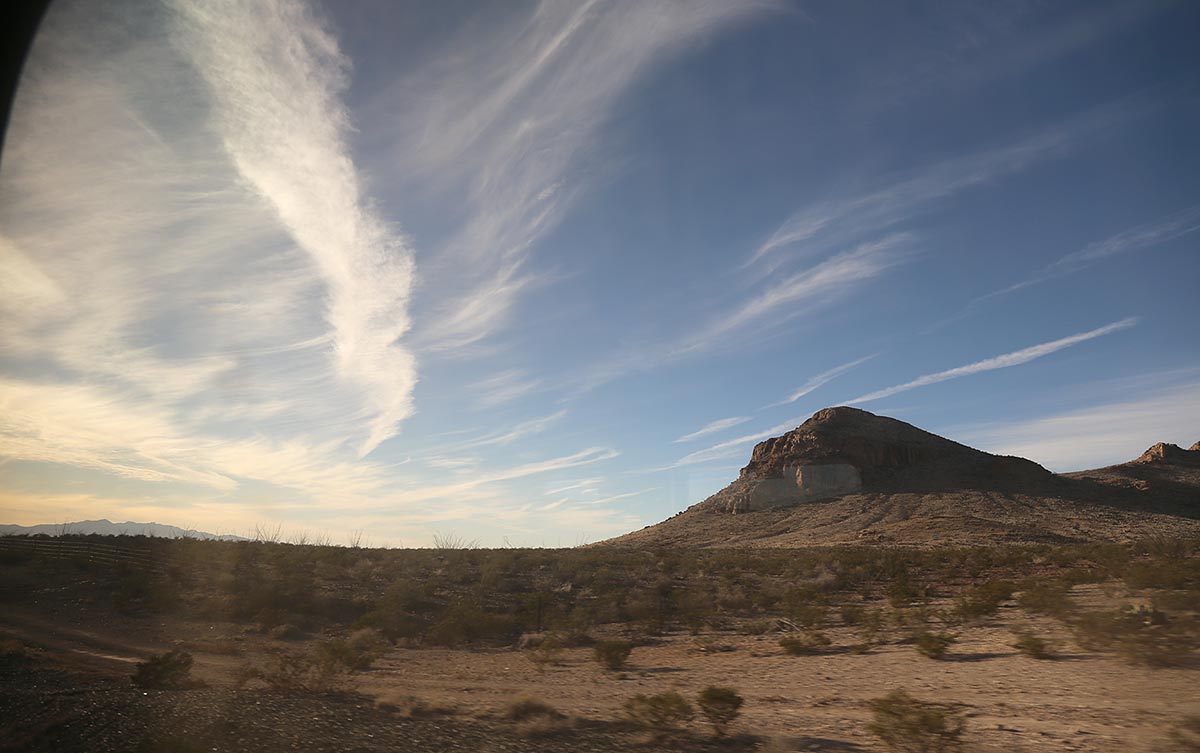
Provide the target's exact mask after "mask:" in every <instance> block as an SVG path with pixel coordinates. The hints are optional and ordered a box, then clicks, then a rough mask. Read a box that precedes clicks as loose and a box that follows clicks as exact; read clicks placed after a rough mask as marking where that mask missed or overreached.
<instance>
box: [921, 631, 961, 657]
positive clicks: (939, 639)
mask: <svg viewBox="0 0 1200 753" xmlns="http://www.w3.org/2000/svg"><path fill="white" fill-rule="evenodd" d="M955 640H956V639H955V637H954V636H953V635H950V634H949V633H920V634H918V635H917V641H916V645H917V651H918V653H920V654H921V655H922V656H928V657H929V658H930V659H941V658H943V657H944V656H945V655H946V652H947V651H948V650H949V649H950V646H951V645H952V644H953V643H954V641H955Z"/></svg>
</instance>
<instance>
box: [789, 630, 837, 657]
mask: <svg viewBox="0 0 1200 753" xmlns="http://www.w3.org/2000/svg"><path fill="white" fill-rule="evenodd" d="M830 643H831V641H830V640H829V637H828V636H826V635H825V634H824V633H820V632H809V633H801V634H799V635H786V636H784V637H782V638H780V639H779V646H780V648H782V649H783V650H784V651H786V652H788V653H789V654H791V655H792V656H804V655H806V654H816V653H820V652H821V650H822V649H824V648H825V647H826V646H828V645H829V644H830Z"/></svg>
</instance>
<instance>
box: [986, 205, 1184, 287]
mask: <svg viewBox="0 0 1200 753" xmlns="http://www.w3.org/2000/svg"><path fill="white" fill-rule="evenodd" d="M1197 230H1200V206H1193V207H1189V208H1187V209H1185V210H1183V211H1181V212H1176V213H1174V214H1172V215H1170V216H1167V217H1163V218H1160V219H1159V220H1157V221H1155V222H1151V223H1147V224H1144V225H1140V226H1138V227H1135V228H1130V229H1129V230H1125V231H1123V232H1120V233H1117V234H1116V235H1112V236H1109V237H1108V238H1105V239H1104V240H1101V241H1096V242H1095V243H1089V244H1088V245H1086V246H1084V247H1083V248H1081V249H1079V250H1078V251H1074V252H1072V253H1069V254H1067V255H1066V256H1063V257H1062V258H1060V259H1058V260H1057V261H1055V262H1054V263H1052V264H1048V265H1047V266H1045V267H1043V268H1042V269H1040V270H1038V271H1037V272H1035V273H1034V274H1033V275H1031V276H1030V277H1028V278H1027V279H1025V280H1022V281H1020V282H1018V283H1014V284H1012V285H1009V286H1008V287H1006V288H1002V289H1000V290H996V291H994V292H991V293H988V294H987V295H984V296H980V297H979V298H976V299H975V300H974V301H972V302H971V304H972V305H974V304H978V303H982V302H983V301H987V300H990V299H992V298H999V297H1001V296H1005V295H1008V294H1009V293H1015V292H1016V291H1018V290H1023V289H1025V288H1028V287H1032V286H1034V285H1039V284H1041V283H1043V282H1047V281H1048V280H1053V279H1055V278H1057V277H1065V276H1066V275H1069V274H1073V273H1075V272H1078V271H1079V270H1081V269H1084V268H1086V267H1090V266H1091V265H1093V264H1095V263H1096V262H1099V261H1102V260H1104V259H1107V258H1109V257H1111V256H1116V255H1118V254H1124V253H1127V252H1129V251H1137V250H1140V249H1146V248H1153V247H1155V246H1159V245H1161V244H1163V243H1167V242H1168V241H1173V240H1175V239H1176V238H1182V237H1184V236H1185V235H1189V234H1191V233H1194V232H1196V231H1197Z"/></svg>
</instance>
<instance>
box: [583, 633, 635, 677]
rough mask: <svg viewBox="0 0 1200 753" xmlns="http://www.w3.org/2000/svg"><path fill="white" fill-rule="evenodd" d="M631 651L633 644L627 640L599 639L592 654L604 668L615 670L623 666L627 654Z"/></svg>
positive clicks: (626, 659) (627, 656) (627, 657)
mask: <svg viewBox="0 0 1200 753" xmlns="http://www.w3.org/2000/svg"><path fill="white" fill-rule="evenodd" d="M632 653H633V644H631V643H630V642H629V641H620V640H616V641H600V642H599V643H597V644H596V648H595V650H594V651H593V653H592V655H593V656H594V657H595V658H596V661H597V662H599V663H600V665H601V666H603V667H604V668H605V669H608V670H612V671H614V672H615V671H617V670H619V669H621V668H622V667H624V666H625V662H626V661H628V659H629V655H630V654H632Z"/></svg>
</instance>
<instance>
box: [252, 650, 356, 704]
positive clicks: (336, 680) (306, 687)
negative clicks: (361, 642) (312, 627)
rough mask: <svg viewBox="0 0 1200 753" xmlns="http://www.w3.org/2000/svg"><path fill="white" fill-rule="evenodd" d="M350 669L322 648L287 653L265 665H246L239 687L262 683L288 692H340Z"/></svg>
mask: <svg viewBox="0 0 1200 753" xmlns="http://www.w3.org/2000/svg"><path fill="white" fill-rule="evenodd" d="M348 671H349V668H348V667H347V666H346V665H345V664H343V663H342V662H341V661H339V660H337V659H336V658H334V657H331V656H329V655H328V654H327V653H326V652H324V651H322V650H321V649H320V648H319V647H318V648H316V649H314V650H313V651H311V652H309V653H284V654H279V655H278V656H275V657H273V658H272V659H270V660H269V661H268V662H267V663H266V664H265V665H264V666H261V667H259V666H254V665H249V664H248V665H245V666H244V667H242V669H241V670H240V672H239V673H238V685H244V684H246V683H247V682H249V681H250V680H261V681H262V682H264V683H265V684H266V685H267V687H268V688H270V689H271V690H277V691H281V692H285V693H338V692H342V691H344V690H345V689H346V680H347V674H348Z"/></svg>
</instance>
